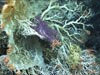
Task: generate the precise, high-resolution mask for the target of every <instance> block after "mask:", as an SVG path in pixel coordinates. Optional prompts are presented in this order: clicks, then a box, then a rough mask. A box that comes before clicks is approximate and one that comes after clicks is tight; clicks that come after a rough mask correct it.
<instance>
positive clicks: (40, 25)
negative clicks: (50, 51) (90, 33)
mask: <svg viewBox="0 0 100 75" xmlns="http://www.w3.org/2000/svg"><path fill="white" fill-rule="evenodd" d="M35 22H37V23H36V24H37V26H35V27H33V26H31V28H33V29H35V30H36V31H37V32H38V33H39V34H40V35H42V36H44V39H45V40H47V41H49V42H53V41H54V40H58V33H57V31H56V30H53V29H51V28H50V27H49V26H48V24H47V23H46V22H45V21H43V20H42V19H41V18H40V16H37V17H36V18H35Z"/></svg>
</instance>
